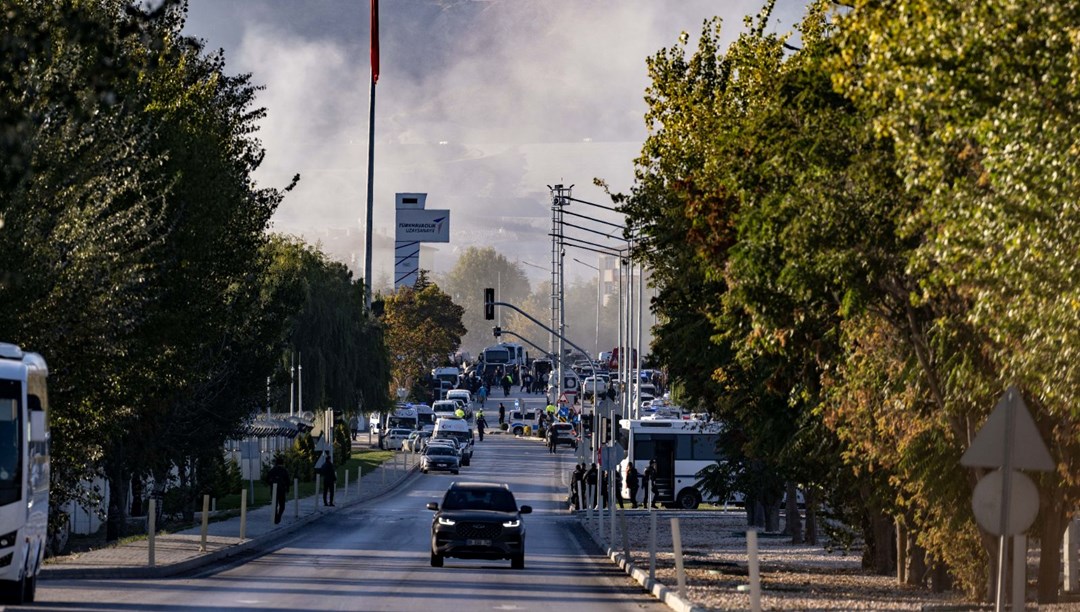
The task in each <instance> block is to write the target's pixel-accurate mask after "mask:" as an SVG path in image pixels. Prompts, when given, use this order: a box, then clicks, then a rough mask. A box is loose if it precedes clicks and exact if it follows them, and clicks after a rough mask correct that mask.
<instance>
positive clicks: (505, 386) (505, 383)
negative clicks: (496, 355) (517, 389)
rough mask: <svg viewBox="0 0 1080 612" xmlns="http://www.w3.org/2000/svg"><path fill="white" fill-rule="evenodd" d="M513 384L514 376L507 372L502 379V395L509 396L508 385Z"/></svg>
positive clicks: (511, 385)
mask: <svg viewBox="0 0 1080 612" xmlns="http://www.w3.org/2000/svg"><path fill="white" fill-rule="evenodd" d="M513 386H514V377H513V376H511V375H510V374H507V375H506V376H504V377H503V379H502V388H503V397H510V387H513Z"/></svg>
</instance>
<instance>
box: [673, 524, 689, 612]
mask: <svg viewBox="0 0 1080 612" xmlns="http://www.w3.org/2000/svg"><path fill="white" fill-rule="evenodd" d="M671 550H672V552H673V553H675V578H676V580H678V584H679V596H680V597H682V598H684V599H685V598H686V572H685V571H684V570H683V558H682V532H681V531H679V517H677V516H674V517H672V518H671Z"/></svg>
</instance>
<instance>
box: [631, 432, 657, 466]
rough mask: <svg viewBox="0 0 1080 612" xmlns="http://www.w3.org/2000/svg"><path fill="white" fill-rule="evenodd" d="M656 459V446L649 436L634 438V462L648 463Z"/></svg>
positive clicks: (643, 435) (640, 435) (640, 434)
mask: <svg viewBox="0 0 1080 612" xmlns="http://www.w3.org/2000/svg"><path fill="white" fill-rule="evenodd" d="M654 457H656V445H655V444H654V443H653V441H652V436H651V435H649V434H643V433H639V434H637V435H635V436H634V461H648V460H649V459H653V458H654Z"/></svg>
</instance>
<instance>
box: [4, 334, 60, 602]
mask: <svg viewBox="0 0 1080 612" xmlns="http://www.w3.org/2000/svg"><path fill="white" fill-rule="evenodd" d="M48 375H49V369H48V366H46V365H45V360H44V359H42V357H41V355H38V354H36V353H24V352H23V351H22V350H21V349H20V348H19V347H18V346H16V345H14V344H7V343H2V342H0V597H2V598H3V599H4V600H5V601H7V602H9V603H15V604H21V603H25V602H29V601H33V600H34V592H35V590H36V588H37V575H38V572H39V571H40V570H41V564H42V560H43V559H44V558H45V541H46V535H47V530H48V524H49V429H48V427H49V425H48V418H47V415H48V406H49V400H48V393H47V391H46V384H45V379H46V378H47V377H48Z"/></svg>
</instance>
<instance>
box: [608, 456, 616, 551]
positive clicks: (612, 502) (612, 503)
mask: <svg viewBox="0 0 1080 612" xmlns="http://www.w3.org/2000/svg"><path fill="white" fill-rule="evenodd" d="M610 480H611V491H610V492H608V500H610V501H609V502H608V505H609V506H611V540H610V542H611V549H612V550H615V487H616V484H615V469H614V468H613V469H612V470H611V479H610Z"/></svg>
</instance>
